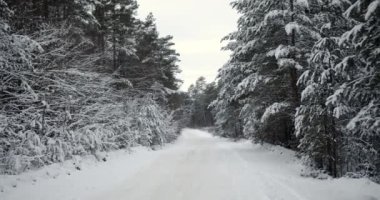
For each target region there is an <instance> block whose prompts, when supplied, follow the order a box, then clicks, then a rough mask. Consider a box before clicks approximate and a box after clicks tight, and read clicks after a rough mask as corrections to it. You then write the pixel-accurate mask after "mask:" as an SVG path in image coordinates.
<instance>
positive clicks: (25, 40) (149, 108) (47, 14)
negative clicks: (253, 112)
mask: <svg viewBox="0 0 380 200" xmlns="http://www.w3.org/2000/svg"><path fill="white" fill-rule="evenodd" d="M137 8H138V4H137V2H136V1H134V0H96V1H94V0H64V1H52V0H27V1H24V0H0V173H7V174H15V173H20V172H23V171H26V170H28V169H32V168H38V167H41V166H44V165H47V164H51V163H55V162H62V161H64V160H67V159H72V158H73V157H75V156H82V155H88V154H92V155H95V156H96V157H97V158H98V159H102V158H101V157H100V154H99V153H100V152H105V151H110V150H116V149H122V148H129V147H131V146H134V145H137V144H142V145H146V146H154V145H162V144H164V143H167V142H170V141H172V140H174V139H175V138H176V136H177V134H178V128H177V123H176V122H175V120H174V119H173V117H174V116H172V113H173V112H172V111H173V109H172V108H171V107H169V106H167V105H166V104H162V102H168V101H170V99H171V98H172V97H171V96H173V95H175V94H176V90H177V89H178V87H179V84H180V80H178V79H177V78H176V75H177V74H178V73H179V69H178V66H177V62H178V54H177V53H176V51H175V50H174V49H173V48H172V47H173V43H172V41H171V40H172V37H171V36H165V37H161V36H160V35H159V34H158V31H157V30H156V27H155V26H156V25H155V22H154V20H153V16H152V15H150V16H149V17H148V18H147V19H146V20H140V19H137V17H136V11H137ZM176 120H179V119H176Z"/></svg>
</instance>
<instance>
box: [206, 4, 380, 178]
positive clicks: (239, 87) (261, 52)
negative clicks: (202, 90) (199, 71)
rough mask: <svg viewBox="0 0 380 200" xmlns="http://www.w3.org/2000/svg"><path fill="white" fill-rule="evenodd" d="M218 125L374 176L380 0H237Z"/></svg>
mask: <svg viewBox="0 0 380 200" xmlns="http://www.w3.org/2000/svg"><path fill="white" fill-rule="evenodd" d="M232 6H233V7H234V8H235V9H236V10H237V11H238V12H239V13H240V14H241V16H240V19H239V20H238V30H237V31H235V32H233V33H231V34H230V35H228V36H227V37H226V38H225V40H228V41H230V42H229V44H228V45H227V46H226V47H225V49H227V50H231V51H232V52H233V53H232V55H231V58H230V60H229V62H228V63H227V64H225V66H224V67H223V68H222V69H221V70H220V71H219V81H218V85H219V88H220V91H219V94H218V98H217V100H215V101H214V102H213V103H212V107H213V110H214V112H215V118H216V125H217V127H218V131H219V133H221V134H222V135H224V136H227V137H248V138H253V139H254V140H255V141H259V142H260V141H264V142H268V143H272V144H278V145H282V146H285V147H288V148H293V149H297V150H298V151H299V152H300V154H301V155H303V156H305V157H308V158H309V161H308V162H309V164H311V165H312V166H313V167H315V168H316V169H320V170H323V171H325V172H328V173H329V174H330V175H331V176H333V177H341V176H345V175H347V176H360V177H361V176H369V177H373V178H376V177H377V178H378V177H379V176H380V59H379V58H380V51H379V49H380V17H379V16H380V1H378V0H348V1H346V0H286V1H283V0H235V1H234V2H233V3H232Z"/></svg>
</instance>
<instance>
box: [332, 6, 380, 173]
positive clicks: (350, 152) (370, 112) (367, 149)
mask: <svg viewBox="0 0 380 200" xmlns="http://www.w3.org/2000/svg"><path fill="white" fill-rule="evenodd" d="M379 15H380V3H379V1H378V0H357V1H354V2H353V4H352V5H351V6H350V7H349V8H348V9H347V10H346V12H345V13H344V16H345V17H347V18H348V19H351V20H352V21H353V22H354V23H355V25H354V26H353V27H352V29H351V30H349V31H347V32H346V33H344V34H343V35H342V36H341V38H340V41H339V42H340V45H341V48H343V49H347V55H346V56H345V57H344V58H343V59H342V61H341V62H340V63H338V64H337V65H336V66H335V67H334V70H335V72H336V76H337V77H338V80H339V81H338V84H339V88H337V89H336V90H335V92H334V94H332V95H331V96H330V97H329V98H328V101H327V104H328V105H329V106H332V107H334V111H333V114H334V116H335V117H336V118H338V119H339V120H341V121H342V122H343V124H344V125H345V127H344V128H345V140H346V141H345V146H344V148H345V153H346V154H347V155H346V161H345V162H346V166H347V169H348V171H352V172H359V173H361V174H363V175H370V176H377V175H379V172H380V171H379V169H380V162H379V161H380V157H379V151H380V146H379V144H380V142H379V141H380V135H379V129H380V127H379V124H380V123H379V120H380V118H379V113H380V112H379V105H380V93H379V91H380V81H379V80H380V79H379V76H380V71H379V64H380V61H379V60H380V59H379V55H380V52H379V50H378V49H379V40H380V26H379V25H380V20H379V17H378V16H379Z"/></svg>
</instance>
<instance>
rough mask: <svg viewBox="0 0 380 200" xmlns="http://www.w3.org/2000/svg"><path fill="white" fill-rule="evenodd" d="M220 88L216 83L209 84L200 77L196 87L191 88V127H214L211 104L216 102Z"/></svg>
mask: <svg viewBox="0 0 380 200" xmlns="http://www.w3.org/2000/svg"><path fill="white" fill-rule="evenodd" d="M217 92H218V88H217V86H216V84H215V83H214V82H212V83H209V84H207V83H206V79H205V78H204V77H199V78H198V80H197V81H196V82H195V85H191V86H190V87H189V91H188V93H189V96H190V98H191V100H192V105H191V113H190V116H191V121H190V126H193V127H207V126H213V125H214V118H213V114H212V113H211V108H210V107H209V105H210V103H211V102H212V101H214V100H215V98H216V96H217Z"/></svg>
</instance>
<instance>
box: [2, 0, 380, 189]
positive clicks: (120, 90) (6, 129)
mask: <svg viewBox="0 0 380 200" xmlns="http://www.w3.org/2000/svg"><path fill="white" fill-rule="evenodd" d="M200 6H201V5H200ZM231 6H232V8H231V9H234V10H235V11H237V12H238V14H239V19H238V22H237V29H236V30H231V32H232V33H230V34H228V33H226V35H227V34H228V35H227V36H226V37H224V38H220V39H222V41H224V42H225V44H226V45H225V47H223V49H222V50H224V51H228V52H231V56H230V58H229V60H228V61H227V62H226V63H225V65H224V66H219V67H221V68H220V69H219V71H218V76H217V78H216V80H215V81H214V82H211V83H207V81H206V78H205V77H200V78H198V79H197V81H196V82H195V83H194V84H193V85H191V86H190V87H189V88H188V91H186V92H183V91H181V89H180V87H181V84H182V82H183V81H182V80H180V79H179V78H178V77H179V74H180V73H181V69H180V64H179V63H180V54H179V52H177V50H176V49H175V44H174V41H173V40H174V38H173V36H170V35H168V36H162V35H160V34H159V30H158V28H157V25H156V19H155V17H154V16H153V14H149V15H148V16H147V17H146V18H145V19H140V18H139V17H138V16H137V11H138V9H139V5H138V1H136V0H60V1H56V0H0V174H2V175H4V174H5V175H18V174H21V173H24V172H27V171H30V170H34V169H40V168H43V167H45V166H49V165H51V164H54V163H62V162H64V161H67V160H72V159H74V158H76V157H83V156H88V155H92V156H94V157H95V158H96V159H97V160H98V161H100V162H106V161H107V158H106V157H105V156H104V154H103V152H112V151H116V150H120V149H130V148H133V147H136V146H145V147H149V148H151V149H157V147H160V146H162V145H164V144H168V143H172V142H174V141H176V139H177V138H178V137H180V135H181V131H182V130H183V129H184V128H186V127H191V128H204V127H207V128H210V127H212V128H210V129H212V132H213V133H214V134H215V135H217V136H219V137H223V138H229V139H233V140H234V141H238V140H240V139H242V140H250V141H253V142H254V143H257V144H271V145H277V146H281V147H284V148H286V149H288V150H291V151H294V152H296V156H297V157H298V158H300V159H301V160H302V162H303V164H304V165H305V166H308V167H310V168H311V169H313V170H311V171H308V172H307V174H306V172H305V174H303V175H304V176H307V177H310V176H311V177H314V178H318V177H319V176H320V174H328V175H329V176H331V177H333V178H339V177H350V178H361V177H366V178H370V179H372V180H373V181H375V182H380V0H233V1H232V2H231ZM207 144H208V143H207ZM0 189H1V188H0Z"/></svg>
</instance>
